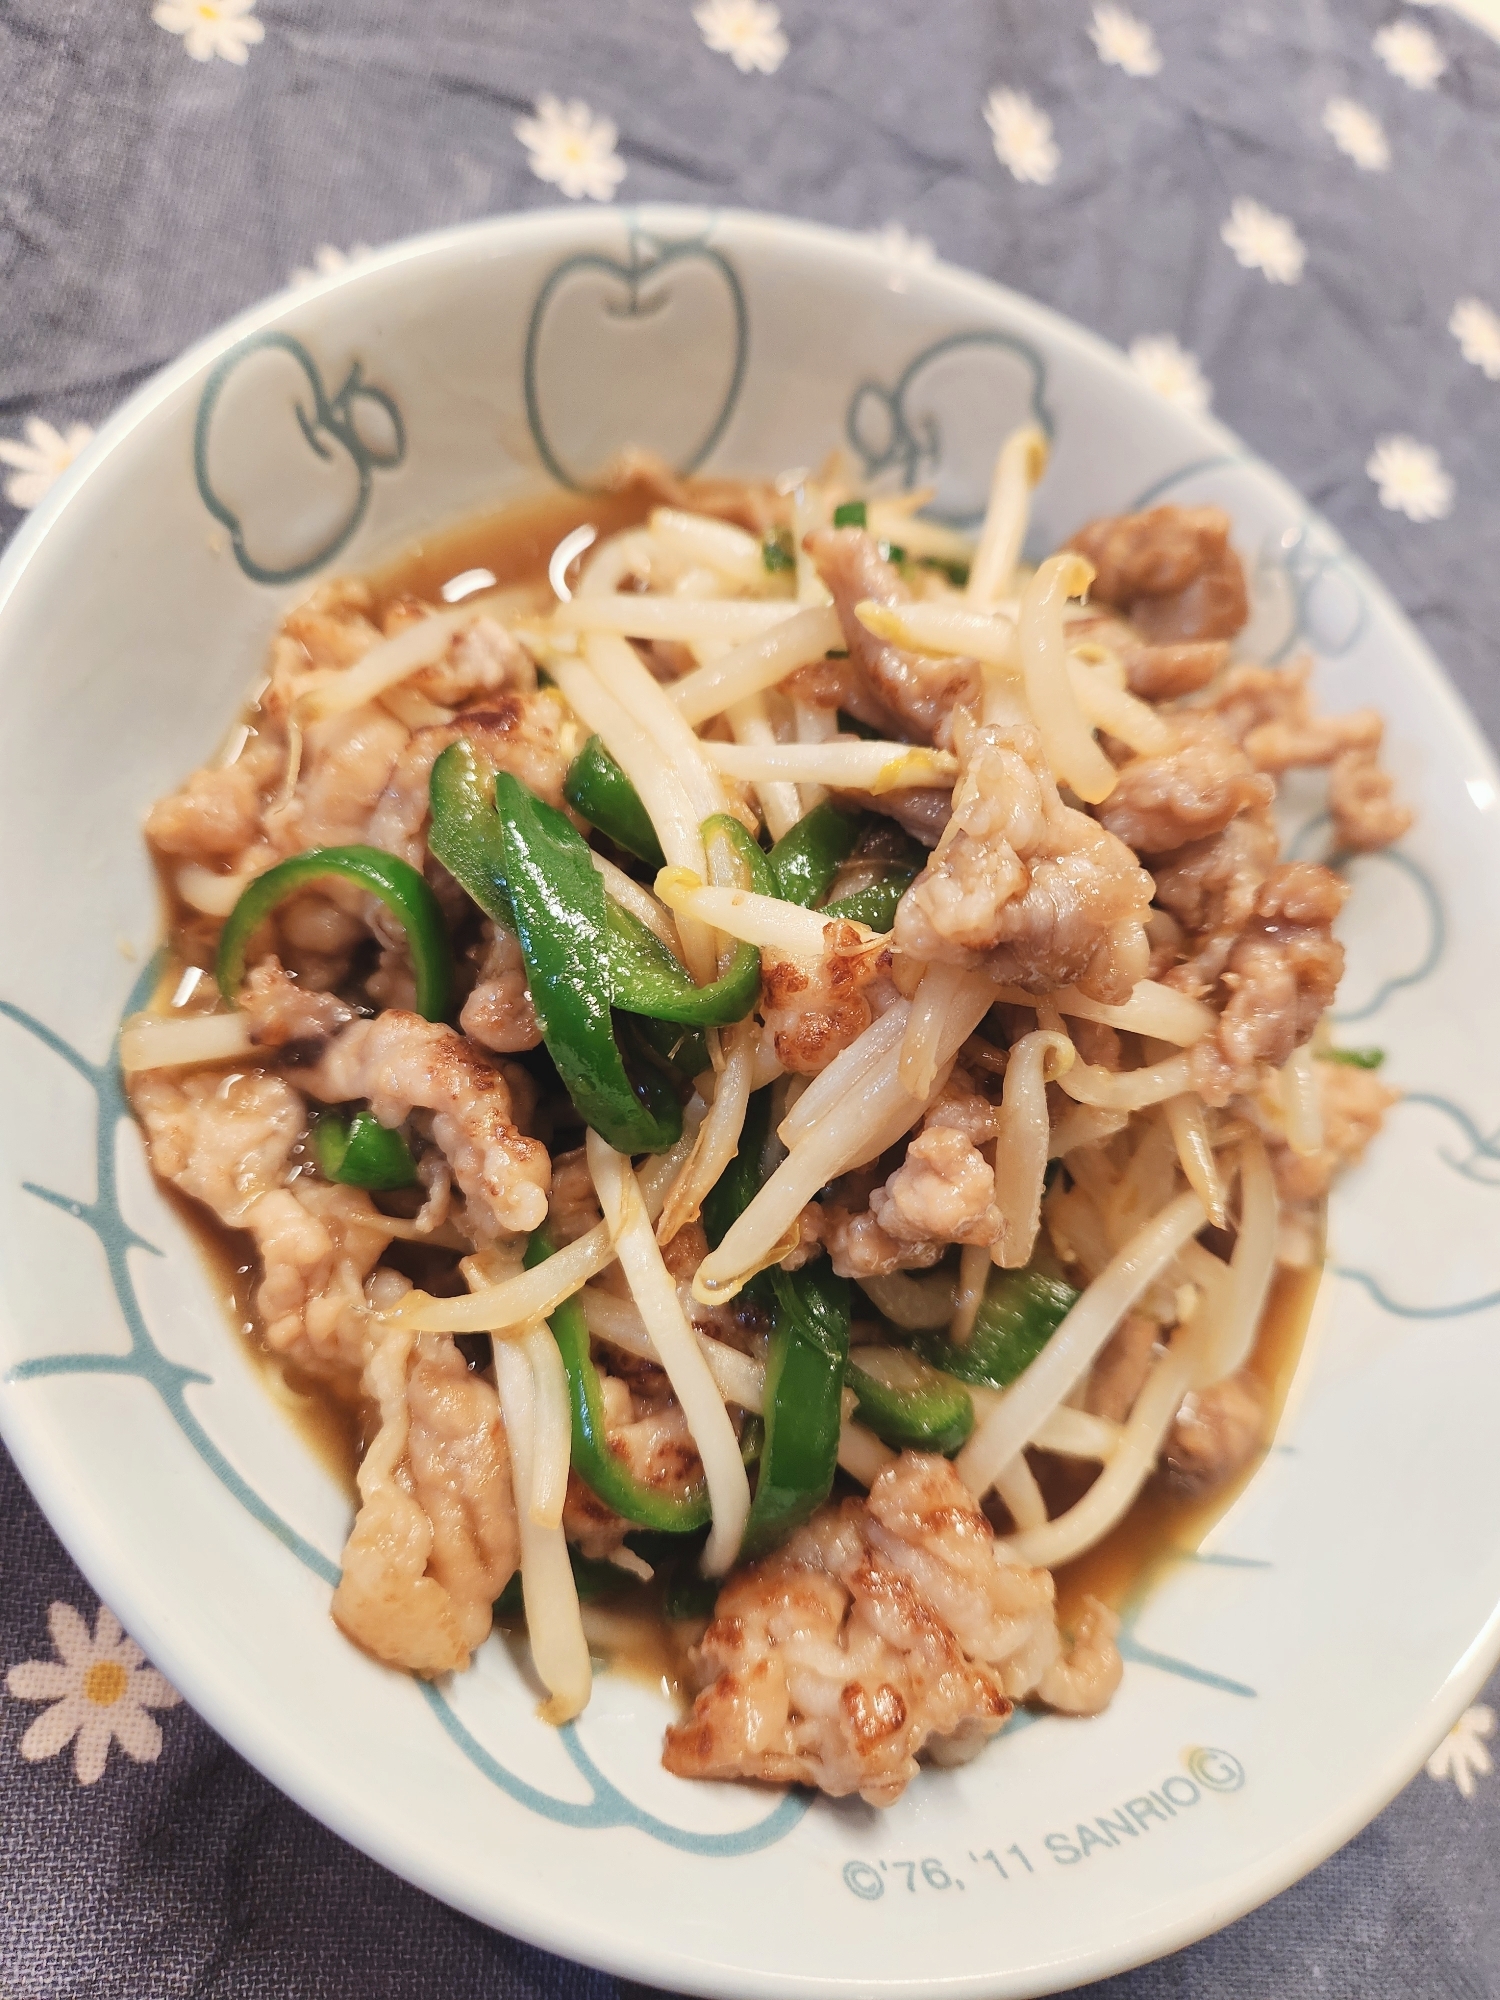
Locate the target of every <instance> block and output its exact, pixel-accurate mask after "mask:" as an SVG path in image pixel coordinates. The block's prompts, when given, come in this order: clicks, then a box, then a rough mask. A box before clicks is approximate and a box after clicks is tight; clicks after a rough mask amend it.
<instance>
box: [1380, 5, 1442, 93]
mask: <svg viewBox="0 0 1500 2000" xmlns="http://www.w3.org/2000/svg"><path fill="white" fill-rule="evenodd" d="M1371 46H1372V47H1373V48H1374V50H1375V53H1376V55H1378V56H1379V58H1380V60H1381V61H1382V62H1383V63H1384V64H1385V66H1386V68H1387V69H1388V70H1389V71H1390V73H1391V75H1392V76H1394V77H1399V78H1400V80H1401V82H1402V83H1405V84H1409V85H1410V86H1411V88H1412V89H1413V90H1431V89H1432V88H1433V87H1434V86H1435V84H1436V83H1437V80H1438V78H1439V77H1440V76H1441V75H1442V74H1443V71H1444V70H1445V69H1446V68H1447V67H1448V58H1447V57H1446V56H1445V55H1444V54H1443V52H1442V50H1441V49H1440V48H1439V47H1438V45H1437V41H1436V39H1435V38H1434V36H1433V34H1432V31H1431V30H1430V29H1428V28H1424V27H1423V26H1422V23H1421V22H1420V21H1389V22H1387V24H1386V25H1385V27H1383V28H1380V29H1377V30H1376V34H1375V39H1374V42H1373V43H1372V45H1371Z"/></svg>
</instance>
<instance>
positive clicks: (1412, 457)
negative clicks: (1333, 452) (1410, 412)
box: [1365, 433, 1453, 521]
mask: <svg viewBox="0 0 1500 2000" xmlns="http://www.w3.org/2000/svg"><path fill="white" fill-rule="evenodd" d="M1365 471H1366V472H1367V473H1368V474H1369V476H1370V478H1371V479H1373V480H1374V482H1375V486H1376V490H1377V491H1378V492H1379V494H1380V504H1381V506H1382V507H1389V508H1390V509H1391V511H1392V513H1397V514H1404V515H1405V516H1406V518H1407V520H1408V521H1442V520H1446V518H1447V517H1448V515H1449V514H1451V513H1452V511H1453V480H1452V478H1451V476H1450V475H1449V474H1448V473H1447V472H1446V471H1445V470H1444V467H1443V461H1442V459H1441V458H1439V456H1438V454H1437V453H1436V451H1434V450H1433V448H1432V446H1431V445H1430V444H1419V443H1418V442H1417V440H1416V439H1415V438H1414V437H1407V436H1406V435H1405V434H1404V433H1401V434H1399V435H1397V436H1395V437H1386V438H1382V439H1381V440H1380V442H1379V443H1378V444H1377V445H1376V447H1375V449H1374V450H1373V451H1372V452H1371V453H1370V456H1369V457H1368V458H1367V459H1366V460H1365Z"/></svg>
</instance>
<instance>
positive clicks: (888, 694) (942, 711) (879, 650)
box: [806, 528, 979, 745]
mask: <svg viewBox="0 0 1500 2000" xmlns="http://www.w3.org/2000/svg"><path fill="white" fill-rule="evenodd" d="M806 546H807V552H808V554H809V555H810V556H811V557H812V559H813V561H814V562H815V563H816V564H817V566H818V574H819V576H821V577H822V579H823V581H824V583H826V584H827V586H828V588H829V590H830V592H831V593H832V595H833V604H834V609H835V610H836V611H837V612H838V615H839V624H840V625H841V626H842V627H843V631H844V644H845V645H846V646H847V647H848V648H849V664H850V666H851V667H852V668H853V669H854V671H855V673H856V674H857V675H858V676H860V677H861V678H862V679H863V680H864V681H865V683H866V685H867V686H868V687H869V689H870V692H871V693H872V694H873V695H874V696H875V698H876V700H877V702H879V703H880V704H881V705H882V706H883V707H885V708H886V709H888V710H889V711H890V713H891V714H892V715H893V716H895V718H896V719H897V721H898V722H899V723H900V725H901V727H902V729H903V730H904V732H905V733H906V734H907V735H909V736H911V737H912V738H913V739H914V740H915V741H917V742H919V743H938V744H942V745H946V744H947V743H948V741H949V740H950V735H951V730H952V722H953V711H954V709H955V707H958V706H967V707H970V708H973V707H975V706H977V704H978V700H979V670H978V668H977V667H976V666H975V664H974V662H973V661H972V660H951V659H935V658H931V657H928V656H926V655H924V654H921V653H908V652H904V651H903V650H902V649H901V647H899V646H892V645H890V644H888V643H887V641H885V640H884V639H877V638H876V637H875V635H874V633H873V632H870V631H868V630H866V628H865V627H864V626H863V625H862V624H861V623H860V622H859V619H858V617H857V616H856V615H855V607H856V605H859V604H863V603H865V602H866V601H871V602H873V603H876V604H888V605H889V604H905V603H908V602H909V601H910V598H911V592H910V591H909V590H908V589H907V587H906V585H905V584H904V583H903V582H902V580H901V573H900V571H899V570H897V569H896V567H895V566H894V564H892V563H888V562H887V561H886V560H885V559H884V557H883V556H882V555H881V553H880V549H879V547H878V545H877V544H876V542H875V539H874V537H873V536H872V535H868V534H866V533H865V531H864V529H863V528H817V529H815V530H814V531H813V533H812V534H810V535H809V536H808V537H807V544H806Z"/></svg>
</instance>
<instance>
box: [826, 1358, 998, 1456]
mask: <svg viewBox="0 0 1500 2000" xmlns="http://www.w3.org/2000/svg"><path fill="white" fill-rule="evenodd" d="M849 1386H850V1388H851V1389H852V1390H853V1391H854V1393H855V1395H856V1396H857V1397H858V1398H859V1404H858V1407H857V1408H856V1410H855V1412H854V1414H855V1417H856V1418H857V1420H858V1421H859V1422H860V1423H862V1424H866V1425H868V1427H869V1428H870V1429H871V1430H872V1431H874V1433H875V1435H876V1437H878V1438H880V1439H882V1440H883V1441H884V1442H885V1443H886V1444H888V1445H891V1446H892V1447H893V1448H894V1449H895V1450H897V1451H901V1450H904V1449H906V1448H907V1447H908V1446H909V1447H910V1448H911V1449H912V1450H913V1451H941V1452H943V1453H945V1454H947V1455H949V1456H951V1455H952V1454H953V1453H954V1452H955V1451H957V1450H958V1448H959V1446H960V1445H961V1444H963V1443H964V1442H965V1440H966V1439H967V1438H968V1435H969V1433H970V1431H972V1430H973V1428H974V1402H973V1398H972V1397H971V1396H970V1394H969V1392H968V1390H967V1389H966V1388H965V1387H964V1385H963V1384H962V1382H956V1381H955V1380H954V1379H953V1377H952V1376H951V1375H944V1374H941V1373H940V1372H939V1371H938V1370H937V1369H936V1368H931V1367H929V1366H928V1364H927V1363H926V1362H925V1361H922V1360H919V1359H918V1357H917V1356H916V1355H915V1354H911V1353H909V1352H908V1351H907V1350H906V1349H905V1348H904V1347H859V1348H856V1349H855V1351H854V1355H853V1357H852V1358H851V1360H850V1362H849Z"/></svg>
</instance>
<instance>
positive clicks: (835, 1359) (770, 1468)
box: [740, 1262, 850, 1561]
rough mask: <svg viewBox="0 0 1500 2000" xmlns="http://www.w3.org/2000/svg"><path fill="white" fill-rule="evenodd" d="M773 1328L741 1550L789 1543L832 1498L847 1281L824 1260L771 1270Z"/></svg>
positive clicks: (752, 1552)
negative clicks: (760, 1440)
mask: <svg viewBox="0 0 1500 2000" xmlns="http://www.w3.org/2000/svg"><path fill="white" fill-rule="evenodd" d="M766 1275H767V1276H768V1278H769V1280H770V1291H771V1297H772V1300H773V1305H772V1312H773V1319H774V1324H773V1330H772V1333H771V1345H770V1350H769V1352H768V1353H767V1356H766V1395H765V1425H766V1436H765V1443H764V1444H763V1445H762V1447H761V1454H760V1475H759V1477H758V1479H757V1480H756V1483H755V1498H754V1499H753V1500H752V1502H751V1503H750V1518H749V1520H748V1521H747V1522H746V1524H745V1538H744V1541H743V1542H742V1543H741V1545H740V1554H741V1556H742V1557H744V1558H746V1559H748V1560H752V1561H753V1560H754V1558H755V1557H757V1556H763V1555H765V1554H766V1553H767V1552H768V1551H769V1550H771V1549H773V1548H775V1547H776V1546H777V1544H778V1543H780V1542H784V1541H785V1540H786V1538H787V1536H788V1535H790V1534H791V1533H792V1532H793V1531H794V1530H795V1529H797V1528H800V1527H801V1526H802V1524H803V1522H804V1521H806V1520H807V1519H808V1517H809V1516H810V1515H811V1514H812V1513H813V1511H814V1510H815V1509H816V1508H818V1507H820V1506H821V1505H822V1504H823V1502H824V1501H825V1500H826V1499H827V1498H828V1495H829V1493H830V1491H831V1490H832V1487H833V1475H834V1472H835V1470H836V1469H837V1466H838V1456H839V1430H840V1428H841V1426H842V1423H843V1391H844V1368H845V1364H846V1362H847V1361H848V1357H849V1317H850V1309H849V1281H848V1279H847V1278H839V1277H835V1275H834V1273H833V1272H832V1271H831V1270H830V1269H829V1268H828V1266H827V1265H826V1264H823V1263H821V1262H819V1263H817V1264H811V1265H804V1266H803V1267H802V1269H801V1270H799V1271H790V1272H788V1271H783V1270H780V1269H779V1268H773V1269H772V1270H771V1271H769V1272H768V1273H767V1274H766Z"/></svg>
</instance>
